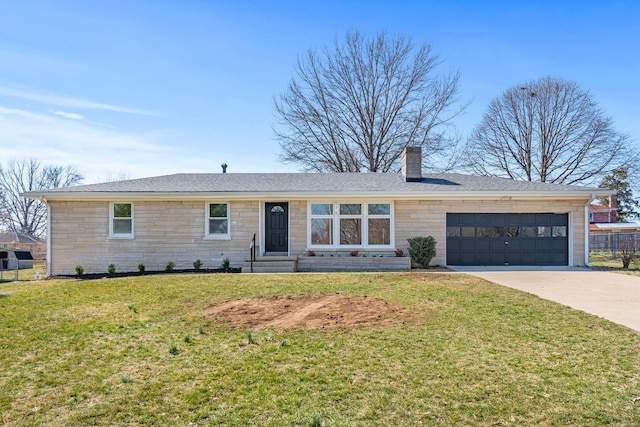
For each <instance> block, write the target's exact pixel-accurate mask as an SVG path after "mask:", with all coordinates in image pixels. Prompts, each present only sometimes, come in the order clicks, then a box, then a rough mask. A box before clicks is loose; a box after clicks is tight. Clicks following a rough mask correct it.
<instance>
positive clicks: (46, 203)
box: [40, 196, 51, 277]
mask: <svg viewBox="0 0 640 427" xmlns="http://www.w3.org/2000/svg"><path fill="white" fill-rule="evenodd" d="M40 201H41V202H42V203H44V204H45V205H46V206H47V274H46V276H45V277H50V276H51V205H49V203H48V202H47V199H45V198H44V197H42V196H40Z"/></svg>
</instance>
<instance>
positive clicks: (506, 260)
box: [447, 213, 569, 265]
mask: <svg viewBox="0 0 640 427" xmlns="http://www.w3.org/2000/svg"><path fill="white" fill-rule="evenodd" d="M568 229H569V227H568V215H567V214H553V213H531V214H507V213H502V214H466V213H464V214H463V213H450V214H447V265H567V264H568V260H569V239H568Z"/></svg>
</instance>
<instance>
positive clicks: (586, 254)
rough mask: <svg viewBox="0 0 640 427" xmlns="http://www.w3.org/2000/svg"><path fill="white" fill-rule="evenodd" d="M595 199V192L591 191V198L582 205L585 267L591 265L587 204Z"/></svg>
mask: <svg viewBox="0 0 640 427" xmlns="http://www.w3.org/2000/svg"><path fill="white" fill-rule="evenodd" d="M595 199H596V195H595V193H591V198H590V199H589V200H588V201H587V203H585V205H584V265H585V266H587V267H591V263H590V262H589V205H591V202H593V201H594V200H595Z"/></svg>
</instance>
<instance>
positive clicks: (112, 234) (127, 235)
mask: <svg viewBox="0 0 640 427" xmlns="http://www.w3.org/2000/svg"><path fill="white" fill-rule="evenodd" d="M115 205H130V206H131V216H130V217H129V220H130V221H131V233H115V232H114V231H113V229H114V227H113V221H114V220H115V219H116V216H115V212H114V207H115ZM134 218H135V207H134V204H133V202H109V238H110V239H133V238H134V237H135V221H134ZM118 219H124V218H122V217H118Z"/></svg>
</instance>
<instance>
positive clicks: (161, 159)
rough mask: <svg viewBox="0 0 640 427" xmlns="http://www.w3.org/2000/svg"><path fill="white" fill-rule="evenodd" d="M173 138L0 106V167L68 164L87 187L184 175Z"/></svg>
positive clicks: (164, 133)
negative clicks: (121, 177) (14, 161)
mask: <svg viewBox="0 0 640 427" xmlns="http://www.w3.org/2000/svg"><path fill="white" fill-rule="evenodd" d="M71 114H72V113H71ZM172 136H173V132H171V131H168V130H152V131H146V132H129V131H127V130H123V129H112V128H106V127H104V126H101V125H99V124H94V123H90V122H87V121H81V120H67V118H66V117H65V116H63V115H59V114H58V115H51V114H37V113H33V112H30V111H25V110H20V109H15V108H5V107H2V106H0V162H3V161H4V160H5V159H10V158H29V157H35V158H37V159H40V160H41V161H42V162H43V163H46V164H56V165H71V166H75V167H76V168H78V170H79V172H80V173H81V174H82V175H83V176H84V177H85V182H86V183H92V182H96V181H98V180H99V179H100V178H101V177H104V176H105V175H106V174H108V173H115V172H120V171H127V172H128V173H129V175H130V176H131V178H138V177H143V176H152V175H160V174H164V173H177V172H180V171H184V169H183V170H181V168H184V167H185V164H184V163H182V162H181V161H180V160H183V159H179V160H176V159H178V158H179V157H180V154H181V153H179V147H174V146H173V145H172V144H170V143H169V140H170V139H173V138H172Z"/></svg>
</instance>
